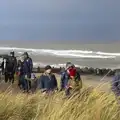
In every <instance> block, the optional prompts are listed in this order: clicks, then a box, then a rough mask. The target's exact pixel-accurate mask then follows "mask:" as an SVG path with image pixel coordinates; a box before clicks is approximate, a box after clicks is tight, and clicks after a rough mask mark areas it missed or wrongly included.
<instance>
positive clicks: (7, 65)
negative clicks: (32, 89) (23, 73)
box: [2, 52, 17, 83]
mask: <svg viewBox="0 0 120 120" xmlns="http://www.w3.org/2000/svg"><path fill="white" fill-rule="evenodd" d="M2 65H3V69H4V75H5V82H6V83H7V82H8V80H9V82H12V83H14V75H15V71H16V67H17V59H16V57H15V55H14V52H10V56H8V57H7V58H6V59H4V61H3V63H2Z"/></svg>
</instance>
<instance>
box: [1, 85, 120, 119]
mask: <svg viewBox="0 0 120 120" xmlns="http://www.w3.org/2000/svg"><path fill="white" fill-rule="evenodd" d="M119 118H120V111H119V106H118V104H117V101H116V99H115V97H114V95H113V94H112V93H109V94H108V93H107V92H101V91H100V89H98V88H97V86H96V87H95V88H94V89H93V88H92V87H87V85H86V87H84V88H83V89H82V90H81V91H77V92H75V93H74V94H73V96H71V98H69V99H67V98H64V93H62V92H58V93H56V94H54V95H51V96H49V97H47V96H44V95H42V94H41V93H40V92H39V91H38V92H37V93H35V94H32V95H26V94H22V93H18V94H13V93H12V92H11V91H9V92H8V91H4V92H1V93H0V120H119Z"/></svg>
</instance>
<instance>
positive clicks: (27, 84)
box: [23, 52, 33, 92]
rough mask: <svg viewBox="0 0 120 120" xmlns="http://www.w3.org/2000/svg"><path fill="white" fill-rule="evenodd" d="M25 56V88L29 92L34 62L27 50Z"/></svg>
mask: <svg viewBox="0 0 120 120" xmlns="http://www.w3.org/2000/svg"><path fill="white" fill-rule="evenodd" d="M23 57H24V58H23V59H24V60H23V77H24V80H23V82H24V90H25V91H26V92H29V90H30V89H31V81H30V80H29V79H30V78H31V73H32V70H33V62H32V59H31V58H30V57H29V55H28V53H27V52H25V53H24V54H23Z"/></svg>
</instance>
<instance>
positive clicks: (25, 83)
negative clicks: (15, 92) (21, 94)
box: [20, 75, 31, 91]
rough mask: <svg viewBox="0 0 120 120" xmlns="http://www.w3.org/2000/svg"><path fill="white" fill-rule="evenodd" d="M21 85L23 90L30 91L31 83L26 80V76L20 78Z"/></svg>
mask: <svg viewBox="0 0 120 120" xmlns="http://www.w3.org/2000/svg"><path fill="white" fill-rule="evenodd" d="M20 83H21V85H22V88H23V90H27V91H29V90H30V89H31V81H29V80H27V79H26V78H25V75H22V76H20Z"/></svg>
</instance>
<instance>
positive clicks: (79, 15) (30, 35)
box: [0, 0, 120, 41]
mask: <svg viewBox="0 0 120 120" xmlns="http://www.w3.org/2000/svg"><path fill="white" fill-rule="evenodd" d="M119 6H120V1H119V0H0V40H41V41H44V40H56V41H57V40H64V41H65V40H68V41H70V40H71V41H73V40H78V41H92V40H94V41H118V40H120V7H119Z"/></svg>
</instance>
